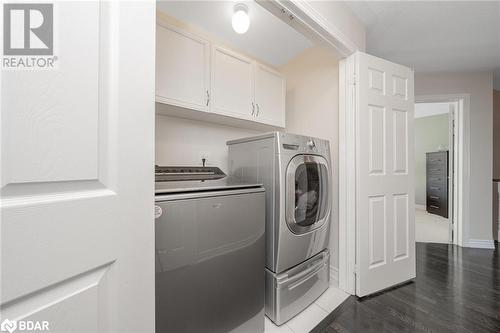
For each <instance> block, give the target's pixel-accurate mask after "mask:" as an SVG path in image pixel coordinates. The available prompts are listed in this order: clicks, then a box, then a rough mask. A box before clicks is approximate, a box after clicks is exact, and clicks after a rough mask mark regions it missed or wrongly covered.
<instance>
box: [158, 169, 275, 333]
mask: <svg viewBox="0 0 500 333" xmlns="http://www.w3.org/2000/svg"><path fill="white" fill-rule="evenodd" d="M207 170H209V168H182V169H181V168H170V169H169V170H168V172H159V170H158V168H157V179H162V178H163V179H168V180H169V181H161V182H160V181H157V182H156V190H155V191H156V196H155V204H156V206H155V248H156V275H155V276H156V332H157V333H165V332H175V333H180V332H214V333H215V332H249V333H250V332H252V333H253V332H263V331H264V290H265V273H264V266H265V263H264V260H265V238H264V230H265V215H264V214H265V213H264V212H265V192H264V188H263V187H262V186H261V185H259V184H256V183H241V182H232V181H231V180H230V179H227V178H224V179H210V177H214V175H213V174H212V176H210V174H211V173H210V172H207ZM160 171H161V170H160ZM190 175H191V176H193V175H194V178H196V177H200V176H201V178H204V180H192V177H191V176H190ZM176 178H177V179H188V180H184V181H175V179H176ZM189 179H191V180H189Z"/></svg>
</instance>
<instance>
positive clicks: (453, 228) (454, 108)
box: [415, 94, 470, 246]
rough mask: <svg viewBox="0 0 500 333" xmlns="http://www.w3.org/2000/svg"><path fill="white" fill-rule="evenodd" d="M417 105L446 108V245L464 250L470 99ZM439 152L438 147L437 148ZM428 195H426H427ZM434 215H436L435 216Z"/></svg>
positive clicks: (422, 100)
mask: <svg viewBox="0 0 500 333" xmlns="http://www.w3.org/2000/svg"><path fill="white" fill-rule="evenodd" d="M415 103H416V108H417V107H418V105H420V104H447V105H448V107H449V109H448V110H449V113H448V121H449V122H448V130H449V136H448V137H449V147H448V151H449V152H448V221H449V224H448V225H447V226H448V227H449V228H448V242H447V243H451V244H455V245H459V246H467V239H468V234H469V220H470V217H469V188H470V179H469V170H470V148H469V146H470V134H469V132H470V131H469V127H470V126H469V124H470V95H469V94H449V95H422V96H415ZM438 148H439V147H438ZM426 195H427V194H426ZM420 208H422V207H420ZM425 209H426V210H427V202H426V205H425ZM434 215H436V214H434Z"/></svg>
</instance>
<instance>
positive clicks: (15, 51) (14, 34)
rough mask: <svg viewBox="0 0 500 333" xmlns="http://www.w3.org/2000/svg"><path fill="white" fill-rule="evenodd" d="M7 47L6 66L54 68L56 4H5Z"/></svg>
mask: <svg viewBox="0 0 500 333" xmlns="http://www.w3.org/2000/svg"><path fill="white" fill-rule="evenodd" d="M3 50H4V51H3V53H4V54H3V59H2V66H3V68H11V69H38V68H45V69H46V68H49V69H50V68H53V67H54V61H55V60H57V57H54V4H52V3H7V4H4V5H3Z"/></svg>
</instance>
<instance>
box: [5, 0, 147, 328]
mask: <svg viewBox="0 0 500 333" xmlns="http://www.w3.org/2000/svg"><path fill="white" fill-rule="evenodd" d="M55 8H56V10H55V11H54V18H55V20H56V22H57V25H56V29H57V30H56V31H55V43H56V48H55V50H56V52H57V56H58V62H57V66H58V67H57V69H54V70H44V71H29V70H26V71H15V70H13V71H4V72H2V99H1V112H2V114H1V116H2V141H1V159H2V188H1V196H2V200H1V209H2V219H1V231H2V233H1V274H2V285H1V294H2V299H1V311H2V319H10V320H47V321H49V328H50V331H51V332H76V331H78V332H91V331H103V332H105V331H106V332H120V331H136V332H139V331H141V332H143V331H149V332H151V331H153V330H154V266H153V265H154V261H153V253H154V252H153V251H154V228H153V201H154V194H153V188H154V186H153V184H154V182H153V181H154V179H153V164H154V155H153V151H154V136H153V133H154V131H153V129H154V26H155V24H154V22H155V5H154V2H97V1H92V2H57V3H56V4H55ZM137 45H141V47H140V48H139V49H138V48H137V47H136V46H137ZM118 54H119V55H120V56H119V57H118V56H117V55H118ZM138 63H140V64H141V66H137V64H138ZM134 147H141V148H140V149H138V148H134ZM124 166H126V167H124ZM131 245H133V246H131ZM130 313H133V314H134V315H133V316H130V315H129V314H130Z"/></svg>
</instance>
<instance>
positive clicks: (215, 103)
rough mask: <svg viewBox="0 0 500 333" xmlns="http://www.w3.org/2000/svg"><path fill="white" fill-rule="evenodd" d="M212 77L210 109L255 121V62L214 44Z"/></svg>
mask: <svg viewBox="0 0 500 333" xmlns="http://www.w3.org/2000/svg"><path fill="white" fill-rule="evenodd" d="M211 76H212V81H211V87H212V95H211V102H210V103H211V109H210V110H211V112H215V113H218V114H222V115H226V116H232V117H237V118H240V119H251V120H255V119H254V118H253V115H254V114H255V103H254V65H253V61H252V60H250V59H248V58H246V57H243V56H242V55H239V54H237V53H235V52H232V51H229V50H227V49H224V48H222V47H220V46H213V47H212V71H211Z"/></svg>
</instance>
